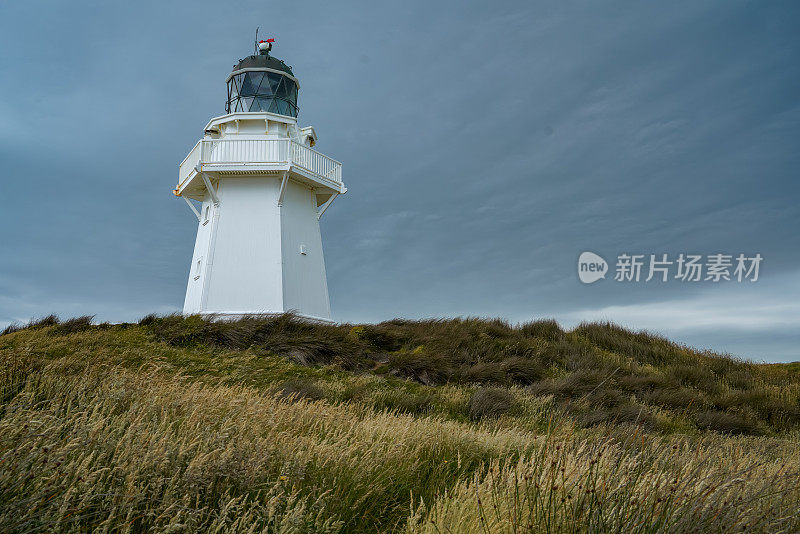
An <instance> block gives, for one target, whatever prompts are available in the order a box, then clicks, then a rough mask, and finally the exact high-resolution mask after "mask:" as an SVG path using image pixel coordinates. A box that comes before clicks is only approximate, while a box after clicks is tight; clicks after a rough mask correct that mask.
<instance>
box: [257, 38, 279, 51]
mask: <svg viewBox="0 0 800 534" xmlns="http://www.w3.org/2000/svg"><path fill="white" fill-rule="evenodd" d="M274 42H275V39H267V40H266V41H265V40H263V39H262V40H261V41H259V42H258V49H259V50H261V51H262V52H269V51H270V50H272V43H274Z"/></svg>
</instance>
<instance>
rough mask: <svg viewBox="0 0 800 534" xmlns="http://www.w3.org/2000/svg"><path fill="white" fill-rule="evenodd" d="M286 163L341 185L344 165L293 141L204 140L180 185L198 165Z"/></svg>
mask: <svg viewBox="0 0 800 534" xmlns="http://www.w3.org/2000/svg"><path fill="white" fill-rule="evenodd" d="M207 163H209V164H230V165H236V164H243V165H245V164H249V165H253V164H269V163H278V164H281V163H283V164H287V165H295V166H298V167H302V168H303V169H305V170H306V171H309V172H311V173H313V174H316V175H319V176H321V177H324V178H327V179H328V180H332V181H334V182H336V183H341V182H342V164H341V163H339V162H338V161H336V160H335V159H333V158H329V157H328V156H326V155H325V154H321V153H319V152H317V151H316V150H314V149H313V148H309V147H307V146H305V145H301V144H299V143H297V142H295V141H293V140H291V139H201V140H200V141H198V143H197V144H196V145H195V146H194V148H193V149H192V151H191V152H189V155H188V156H186V159H184V160H183V162H182V163H181V165H180V170H179V172H178V178H179V181H178V183H179V184H182V183H183V182H184V181H185V180H186V178H188V177H189V176H190V175H191V173H192V170H193V169H194V168H195V167H196V166H197V165H198V164H207Z"/></svg>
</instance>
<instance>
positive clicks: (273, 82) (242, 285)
mask: <svg viewBox="0 0 800 534" xmlns="http://www.w3.org/2000/svg"><path fill="white" fill-rule="evenodd" d="M273 42H274V40H273V39H269V40H266V41H260V42H258V43H257V46H256V53H255V54H254V55H251V56H248V57H246V58H244V59H241V60H239V61H238V62H237V63H236V65H235V66H234V67H233V71H232V72H231V73H230V74H228V76H227V78H226V80H225V81H226V84H227V100H226V103H225V114H224V115H222V116H220V117H215V118H213V119H211V120H210V121H209V122H208V124H207V125H206V127H205V131H204V133H203V137H202V139H200V140H199V141H198V142H197V144H196V145H195V146H194V148H192V150H191V151H190V152H189V154H188V155H187V156H186V158H185V159H184V160H183V162H182V163H181V164H180V167H179V171H178V185H177V187H176V188H175V190H174V194H175V195H176V196H179V197H183V199H184V200H185V201H186V203H187V204H188V205H189V207H190V208H191V210H192V212H193V213H194V215H195V216H196V217H197V238H196V239H195V244H194V254H193V255H192V261H191V265H190V269H189V281H188V285H187V288H186V300H185V302H184V306H183V312H184V314H201V315H212V316H215V317H220V318H237V317H243V316H249V315H262V314H278V313H283V312H289V311H291V312H295V313H297V314H298V315H300V316H302V317H306V318H309V319H313V320H317V321H330V319H331V312H330V302H329V300H328V284H327V280H326V278H325V260H324V258H323V255H322V237H321V235H320V218H321V217H322V215H323V214H324V213H325V210H327V209H328V207H329V206H330V205H331V203H332V202H333V201H334V199H335V198H336V197H337V196H338V195H341V194H343V193H345V192H346V191H347V188H345V186H344V184H343V183H342V164H341V163H339V162H338V161H336V160H335V159H333V158H331V157H329V156H326V155H325V154H322V153H321V152H319V151H317V150H316V149H315V148H314V147H315V145H316V144H317V133H316V131H315V130H314V128H313V127H310V126H307V127H304V128H300V127H298V123H297V116H298V98H297V97H298V92H299V90H300V83H299V81H298V79H297V78H296V77H295V75H294V72H292V69H291V67H289V66H288V65H286V63H284V62H283V61H281V60H280V59H278V58H276V57H273V56H271V55H270V52H271V50H272V45H273Z"/></svg>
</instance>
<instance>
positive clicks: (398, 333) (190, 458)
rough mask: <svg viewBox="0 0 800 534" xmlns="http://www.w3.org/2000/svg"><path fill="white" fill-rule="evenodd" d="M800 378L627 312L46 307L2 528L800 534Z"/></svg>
mask: <svg viewBox="0 0 800 534" xmlns="http://www.w3.org/2000/svg"><path fill="white" fill-rule="evenodd" d="M12 330H13V329H12ZM448 337H449V338H450V339H451V346H448V345H447V341H446V340H447V338H448ZM648 344H649V345H648ZM650 345H652V347H655V348H652V349H649V348H648V346H650ZM648 351H649V352H648ZM276 354H277V355H276ZM428 356H430V357H431V358H432V361H433V362H434V363H433V364H430V362H428V363H425V365H428V366H429V367H427V368H426V367H424V366H421V365H422V364H421V363H420V364H419V365H418V363H416V362H421V361H422V360H424V358H426V357H428ZM399 361H406V362H410V363H408V365H410V367H409V369H413V372H411V371H410V372H409V373H405V372H401V371H400V370H399V369H401V367H398V366H399V364H398V363H397V362H399ZM692 361H693V362H695V367H699V368H700V369H699V370H696V372H693V371H692V370H691V369H689V367H691V366H690V365H689V362H692ZM393 362H394V363H393ZM529 362H534V363H535V366H533V364H531V365H529ZM512 363H513V365H512ZM403 365H406V364H403ZM459 366H466V367H463V368H462V367H459ZM476 366H477V367H476ZM534 368H535V369H538V371H536V373H539V374H538V375H536V374H533V372H532V371H530V369H534ZM498 369H500V371H498ZM512 369H516V371H514V372H511V370H512ZM421 371H425V375H421V376H416V377H415V376H414V373H420V372H421ZM437 373H441V376H444V377H446V378H445V380H446V383H443V384H439V383H438V382H437V380H439V378H437V377H439V374H437ZM487 377H491V378H487ZM425 382H428V384H427V385H426V383H425ZM798 384H800V380H798V375H797V372H796V370H794V369H793V368H791V367H788V366H785V367H764V366H758V365H754V364H750V363H747V362H738V361H736V360H731V359H728V358H725V357H723V356H716V355H709V354H704V353H696V352H693V351H691V350H689V349H687V348H684V347H680V346H677V345H674V344H671V343H669V342H668V341H666V340H662V339H660V338H653V337H649V336H647V335H645V334H637V333H630V332H627V331H624V330H619V329H617V328H616V327H613V326H611V325H595V326H591V325H584V326H582V327H580V328H578V329H576V330H575V331H573V332H564V331H562V330H561V329H560V328H559V327H558V325H557V324H555V323H553V322H546V321H542V322H537V323H531V324H527V325H521V326H518V327H514V326H510V325H507V324H505V323H503V322H501V321H479V320H454V321H425V322H409V321H392V322H388V323H383V324H381V325H359V326H352V325H343V326H320V325H311V324H307V323H302V322H299V321H297V320H296V319H294V318H292V317H288V316H287V317H279V318H276V319H269V320H264V319H248V320H246V321H241V322H235V323H213V322H208V321H205V320H202V319H199V318H187V319H184V318H176V317H167V318H158V317H149V318H146V320H144V321H143V324H141V325H119V326H109V325H97V326H94V325H92V324H91V319H90V318H80V319H77V320H72V321H63V322H62V321H60V320H58V319H57V318H46V320H45V321H41V322H34V323H32V324H31V325H29V326H28V327H25V328H21V329H19V330H13V331H9V332H7V333H6V334H5V335H2V336H0V393H2V396H0V531H3V532H6V531H8V532H42V531H54V532H77V531H87V530H107V531H122V532H145V531H147V532H167V531H169V532H173V531H189V532H191V531H215V532H223V531H224V532H337V531H338V532H376V531H377V532H392V531H395V532H396V531H401V530H405V531H408V532H522V531H526V532H528V531H530V532H587V531H588V532H701V531H702V532H723V531H731V532H735V531H744V530H747V531H757V532H796V531H800V523H798V517H797V510H800V492H799V491H798V488H800V447H798V433H797V426H796V425H797V420H796V418H795V417H796V416H795V415H794V412H792V409H796V408H797V407H798V406H800V405H798V403H797V402H798V401H797V399H798ZM748 425H751V426H748ZM581 427H586V428H581ZM708 429H712V430H717V431H720V432H721V433H720V432H709V431H708ZM737 433H738V434H763V435H764V436H762V437H757V436H733V435H732V434H737Z"/></svg>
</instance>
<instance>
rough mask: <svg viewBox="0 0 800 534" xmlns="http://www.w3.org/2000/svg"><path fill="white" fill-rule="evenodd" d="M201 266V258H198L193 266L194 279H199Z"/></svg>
mask: <svg viewBox="0 0 800 534" xmlns="http://www.w3.org/2000/svg"><path fill="white" fill-rule="evenodd" d="M202 265H203V258H198V259H197V261H196V262H195V264H194V279H195V280H197V279H198V278H200V267H201V266H202Z"/></svg>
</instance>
